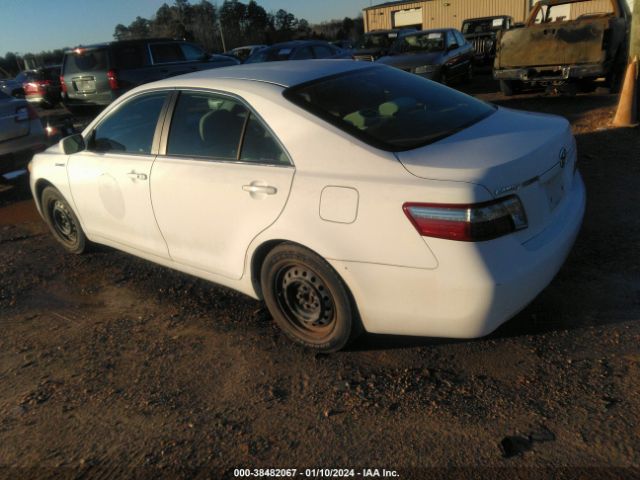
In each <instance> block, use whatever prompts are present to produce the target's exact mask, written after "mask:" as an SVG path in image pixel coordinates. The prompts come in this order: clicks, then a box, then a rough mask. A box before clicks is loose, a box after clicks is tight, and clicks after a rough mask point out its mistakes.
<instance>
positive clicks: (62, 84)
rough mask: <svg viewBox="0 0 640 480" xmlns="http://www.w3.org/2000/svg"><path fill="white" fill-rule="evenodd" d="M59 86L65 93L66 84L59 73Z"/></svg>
mask: <svg viewBox="0 0 640 480" xmlns="http://www.w3.org/2000/svg"><path fill="white" fill-rule="evenodd" d="M60 88H61V89H62V93H67V84H66V83H64V77H63V76H62V75H60Z"/></svg>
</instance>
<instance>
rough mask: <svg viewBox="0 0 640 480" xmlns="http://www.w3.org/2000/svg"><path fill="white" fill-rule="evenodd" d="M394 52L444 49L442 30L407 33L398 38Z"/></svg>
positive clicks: (437, 50) (439, 50)
mask: <svg viewBox="0 0 640 480" xmlns="http://www.w3.org/2000/svg"><path fill="white" fill-rule="evenodd" d="M393 50H394V52H441V51H442V50H444V34H443V33H442V32H430V33H421V34H419V35H407V36H406V37H403V38H401V39H400V40H398V42H397V43H396V45H395V46H394V48H393Z"/></svg>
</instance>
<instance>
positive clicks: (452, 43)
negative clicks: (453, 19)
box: [447, 30, 460, 48]
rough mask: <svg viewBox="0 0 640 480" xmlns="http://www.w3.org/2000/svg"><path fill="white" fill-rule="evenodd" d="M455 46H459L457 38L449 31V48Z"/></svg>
mask: <svg viewBox="0 0 640 480" xmlns="http://www.w3.org/2000/svg"><path fill="white" fill-rule="evenodd" d="M453 45H458V42H456V37H455V36H454V35H453V32H452V31H451V30H449V31H447V47H448V48H451V47H452V46H453ZM458 46H460V45H458Z"/></svg>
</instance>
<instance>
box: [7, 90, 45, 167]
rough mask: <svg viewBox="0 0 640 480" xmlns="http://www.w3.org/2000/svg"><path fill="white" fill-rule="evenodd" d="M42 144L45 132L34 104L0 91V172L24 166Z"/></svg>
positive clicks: (41, 147) (43, 147)
mask: <svg viewBox="0 0 640 480" xmlns="http://www.w3.org/2000/svg"><path fill="white" fill-rule="evenodd" d="M45 148H46V136H45V132H44V129H43V128H42V123H41V122H40V118H39V117H38V114H37V113H36V111H35V110H34V108H33V107H32V106H31V105H30V104H29V103H28V102H27V101H26V100H24V99H22V98H15V97H12V96H9V95H7V94H6V93H4V92H0V175H2V174H5V173H8V172H12V171H14V170H18V169H21V168H25V166H26V165H27V163H28V162H29V160H31V157H32V156H33V154H34V153H36V152H39V151H42V150H44V149H45Z"/></svg>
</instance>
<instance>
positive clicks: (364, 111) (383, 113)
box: [284, 67, 495, 151]
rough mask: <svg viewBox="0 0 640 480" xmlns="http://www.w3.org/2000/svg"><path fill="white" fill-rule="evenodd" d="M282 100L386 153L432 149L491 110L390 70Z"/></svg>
mask: <svg viewBox="0 0 640 480" xmlns="http://www.w3.org/2000/svg"><path fill="white" fill-rule="evenodd" d="M284 95H285V97H286V98H287V99H289V100H290V101H292V102H293V103H295V104H297V105H298V106H300V107H302V108H304V109H305V110H308V111H309V112H311V113H313V114H315V115H316V116H318V117H320V118H322V119H324V120H326V121H328V122H329V123H332V124H334V125H335V126H337V127H338V128H341V129H342V130H344V131H345V132H347V133H349V134H351V135H352V136H354V137H356V138H359V139H361V140H362V141H364V142H366V143H368V144H370V145H372V146H375V147H377V148H381V149H383V150H387V151H404V150H411V149H414V148H418V147H421V146H423V145H427V144H429V143H433V142H435V141H438V140H440V139H442V138H445V137H447V136H449V135H453V134H454V133H456V132H458V131H460V130H462V129H463V128H466V127H468V126H470V125H472V124H474V123H476V122H479V121H480V120H482V119H484V118H486V117H488V116H489V115H491V114H493V113H494V112H495V107H493V106H491V105H489V104H487V103H484V102H481V101H480V100H476V99H475V98H473V97H471V96H469V95H465V94H464V93H461V92H458V91H456V90H452V89H450V88H447V87H445V86H443V85H440V84H438V83H435V82H430V81H428V80H425V79H424V78H422V77H419V76H417V75H413V74H410V73H406V72H403V71H401V70H398V69H395V68H391V67H369V68H364V69H361V70H357V71H354V72H348V73H346V74H341V75H337V76H331V77H327V78H322V79H319V80H315V81H313V82H310V83H306V84H302V85H299V86H296V87H293V88H289V89H288V90H286V91H285V93H284Z"/></svg>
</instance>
